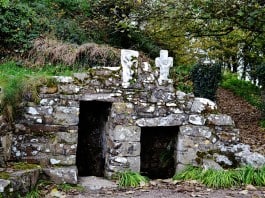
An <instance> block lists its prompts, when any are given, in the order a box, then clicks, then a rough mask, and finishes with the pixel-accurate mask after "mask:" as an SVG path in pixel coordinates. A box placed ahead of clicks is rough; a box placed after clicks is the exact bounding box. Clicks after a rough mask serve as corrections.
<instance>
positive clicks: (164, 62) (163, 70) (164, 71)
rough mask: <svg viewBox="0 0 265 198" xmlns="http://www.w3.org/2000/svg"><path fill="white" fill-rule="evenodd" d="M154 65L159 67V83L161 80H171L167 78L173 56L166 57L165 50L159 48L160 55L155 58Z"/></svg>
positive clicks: (166, 52)
mask: <svg viewBox="0 0 265 198" xmlns="http://www.w3.org/2000/svg"><path fill="white" fill-rule="evenodd" d="M155 64H156V67H159V68H160V76H159V78H158V82H159V84H160V85H161V84H162V83H163V82H167V81H171V80H170V79H168V75H169V69H170V67H173V58H172V57H168V51H167V50H160V57H157V58H156V59H155Z"/></svg>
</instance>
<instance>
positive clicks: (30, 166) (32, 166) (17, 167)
mask: <svg viewBox="0 0 265 198" xmlns="http://www.w3.org/2000/svg"><path fill="white" fill-rule="evenodd" d="M12 168H13V169H15V170H30V169H39V168H41V166H40V165H38V164H30V163H25V162H18V163H15V164H13V166H12Z"/></svg>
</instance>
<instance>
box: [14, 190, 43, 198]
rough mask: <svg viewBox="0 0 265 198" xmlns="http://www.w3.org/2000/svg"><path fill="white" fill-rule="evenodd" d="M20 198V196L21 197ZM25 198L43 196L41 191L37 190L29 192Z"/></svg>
mask: <svg viewBox="0 0 265 198" xmlns="http://www.w3.org/2000/svg"><path fill="white" fill-rule="evenodd" d="M19 197H20V196H19ZM23 197H24V198H40V197H41V194H40V191H39V190H38V189H37V188H34V189H32V190H31V191H29V192H28V193H27V194H26V195H25V196H23Z"/></svg>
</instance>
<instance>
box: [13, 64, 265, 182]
mask: <svg viewBox="0 0 265 198" xmlns="http://www.w3.org/2000/svg"><path fill="white" fill-rule="evenodd" d="M121 73H122V71H121V68H120V67H109V68H107V67H101V68H93V69H91V70H90V71H89V72H87V73H76V74H74V75H73V76H69V77H63V76H57V77H54V79H55V80H56V83H53V84H51V85H49V86H47V85H44V86H42V87H40V88H39V97H40V100H39V102H38V103H34V102H33V101H29V100H25V101H24V104H25V109H24V113H23V117H22V119H21V120H18V121H17V123H16V129H15V133H14V134H13V144H12V158H13V159H17V160H23V161H27V162H31V163H39V164H42V165H45V166H52V165H63V166H72V165H76V153H77V143H78V124H79V112H80V101H87V102H89V101H102V102H103V101H104V102H110V103H112V105H111V109H110V113H109V116H108V119H107V121H106V123H105V127H104V135H103V138H104V140H103V143H104V151H105V153H104V159H105V170H104V174H105V176H107V177H110V176H111V175H112V174H113V173H114V172H117V171H122V170H127V169H131V170H133V171H138V172H139V171H140V169H141V164H140V163H141V128H142V127H169V126H176V127H178V130H177V131H176V132H177V133H178V135H177V140H176V144H175V145H174V147H175V152H174V153H175V155H174V157H175V168H176V170H180V169H182V168H183V166H185V165H188V164H193V165H204V166H206V165H207V164H208V165H209V164H210V165H211V166H212V165H214V166H217V165H218V163H219V165H221V166H223V167H225V166H236V165H237V163H240V160H237V158H236V154H234V153H239V152H241V151H242V148H241V147H240V146H238V147H237V149H234V150H233V149H232V148H234V145H239V131H238V130H237V129H235V128H234V126H235V125H234V122H233V120H232V119H231V117H229V116H227V115H222V114H219V113H218V110H217V107H216V105H215V103H213V102H212V101H210V100H207V99H203V98H196V97H194V96H193V94H186V93H184V92H181V91H177V90H175V89H174V87H173V84H172V83H171V82H170V81H169V82H163V84H161V83H158V81H157V79H158V77H159V72H158V70H157V69H153V68H151V67H150V66H149V65H148V64H146V63H145V64H143V65H140V66H139V67H138V69H137V71H136V75H134V79H133V80H131V81H130V85H129V86H127V87H126V88H123V87H122V79H121ZM165 133H166V130H165ZM150 136H152V133H150ZM232 150H233V151H232ZM245 151H246V149H245ZM246 152H247V151H246ZM231 153H233V156H232V155H231ZM231 156H232V157H231ZM83 157H84V158H86V157H87V158H89V157H90V156H83ZM264 162H265V161H264ZM242 163H243V162H242Z"/></svg>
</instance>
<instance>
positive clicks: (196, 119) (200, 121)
mask: <svg viewBox="0 0 265 198" xmlns="http://www.w3.org/2000/svg"><path fill="white" fill-rule="evenodd" d="M189 123H191V124H194V125H201V126H202V125H204V124H205V119H204V117H203V116H201V115H190V116H189Z"/></svg>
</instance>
